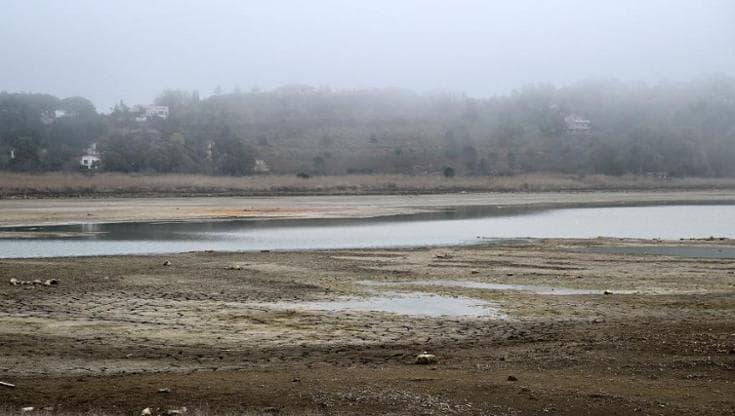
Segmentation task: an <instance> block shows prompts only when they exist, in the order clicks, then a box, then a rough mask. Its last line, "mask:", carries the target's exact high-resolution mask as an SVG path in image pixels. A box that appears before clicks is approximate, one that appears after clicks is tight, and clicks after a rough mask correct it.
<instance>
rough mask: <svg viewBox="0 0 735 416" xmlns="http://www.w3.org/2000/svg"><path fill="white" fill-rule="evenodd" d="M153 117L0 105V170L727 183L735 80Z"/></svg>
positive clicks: (291, 94) (345, 95) (387, 92)
mask: <svg viewBox="0 0 735 416" xmlns="http://www.w3.org/2000/svg"><path fill="white" fill-rule="evenodd" d="M155 104H156V105H158V106H165V108H167V110H168V114H167V116H166V117H165V118H163V117H160V116H156V115H150V116H147V117H146V116H145V109H144V108H136V107H133V108H130V107H128V106H126V105H125V104H123V103H120V104H119V105H117V106H116V107H115V108H114V109H113V111H112V112H111V113H110V114H108V115H102V114H97V113H96V112H95V111H94V107H93V106H92V105H91V103H89V102H88V101H87V100H85V99H83V98H68V99H63V100H59V99H57V98H55V97H51V96H47V95H36V94H8V93H0V168H2V169H8V170H20V171H42V170H63V169H79V157H80V156H81V153H82V152H83V149H84V148H85V147H87V146H89V145H90V144H91V143H97V149H98V150H99V157H100V158H101V161H100V165H99V169H102V170H108V171H120V172H162V173H163V172H179V173H207V174H227V175H245V174H250V173H253V172H254V171H259V172H265V171H270V172H274V173H290V174H296V173H302V174H304V175H314V174H348V173H407V174H424V173H436V172H445V171H447V172H448V171H449V170H447V168H451V171H452V172H456V173H457V174H462V175H511V174H519V173H529V172H558V173H573V174H598V173H602V174H612V175H618V174H626V173H632V174H639V175H657V176H733V175H735V80H733V79H731V78H726V77H715V78H710V79H707V80H703V81H697V82H690V83H682V84H663V85H657V86H648V85H642V84H641V85H638V84H626V83H620V82H584V83H579V84H576V85H573V86H569V87H564V88H555V87H553V86H550V85H532V86H526V87H524V88H521V89H519V90H517V91H515V92H513V93H512V94H510V95H508V96H500V97H493V98H488V99H475V98H470V97H465V96H456V95H447V94H438V95H420V94H415V93H411V92H407V91H403V90H394V89H379V90H359V91H333V90H330V89H324V88H321V89H320V88H311V87H306V86H288V87H283V88H279V89H276V90H273V91H267V92H261V91H250V92H244V93H243V92H235V93H231V94H215V95H212V96H210V97H208V98H206V99H200V97H199V95H198V94H197V93H195V92H186V91H164V92H163V93H162V94H161V95H160V96H159V97H158V98H157V99H156V101H155ZM60 111H61V112H60ZM54 115H55V117H54ZM11 151H12V157H11ZM256 160H257V161H258V162H257V163H256Z"/></svg>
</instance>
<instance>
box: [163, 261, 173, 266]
mask: <svg viewBox="0 0 735 416" xmlns="http://www.w3.org/2000/svg"><path fill="white" fill-rule="evenodd" d="M163 265H164V266H170V265H171V262H170V261H168V260H166V261H164V262H163Z"/></svg>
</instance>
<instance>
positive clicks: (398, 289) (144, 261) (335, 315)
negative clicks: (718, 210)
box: [0, 239, 735, 415]
mask: <svg viewBox="0 0 735 416" xmlns="http://www.w3.org/2000/svg"><path fill="white" fill-rule="evenodd" d="M620 244H657V245H661V244H674V245H676V244H687V245H692V244H698V245H705V244H710V245H712V244H718V245H732V244H733V242H732V241H716V242H689V241H687V242H685V243H681V242H669V243H661V242H651V241H648V242H641V241H619V240H604V239H597V240H579V241H577V240H534V241H530V242H528V243H518V244H515V245H503V246H497V245H484V246H465V247H446V248H417V249H391V250H331V251H312V252H261V253H218V252H198V253H185V254H178V255H167V256H112V257H87V258H62V259H43V260H33V259H26V260H2V261H0V276H2V281H0V381H3V382H7V383H12V384H14V385H15V388H10V387H3V386H0V413H3V412H4V413H8V414H18V413H20V409H21V408H22V407H28V406H32V407H34V408H35V409H46V410H35V411H34V412H31V413H27V414H49V415H52V414H72V413H86V412H90V413H89V414H122V415H138V414H140V412H141V410H142V409H144V408H146V407H150V408H151V409H152V413H153V414H160V413H164V412H165V411H168V410H176V409H178V410H181V408H182V407H186V408H187V409H188V412H187V413H188V414H195V415H197V414H233V415H235V414H285V415H288V414H294V415H302V414H308V415H311V414H331V415H338V414H339V415H341V414H345V415H365V414H390V415H443V414H470V415H536V414H559V415H622V414H641V415H723V414H735V319H734V317H735V260H732V259H730V260H727V259H691V258H683V257H664V256H650V255H648V256H646V255H641V256H632V255H611V254H594V253H590V252H585V251H581V250H582V249H584V248H587V247H590V246H604V245H620ZM166 261H168V262H170V264H169V265H164V262H166ZM11 278H15V279H18V280H19V281H31V280H34V279H39V280H41V281H43V280H46V279H57V280H58V284H57V285H50V286H45V285H30V284H29V285H11V284H9V279H11ZM447 280H449V281H461V282H464V284H463V285H462V286H452V282H449V283H447V282H446V281H447ZM411 281H413V282H420V283H415V284H408V283H407V282H411ZM438 281H445V282H443V283H442V284H443V285H435V284H433V283H436V282H438ZM371 282H372V284H371ZM395 282H402V283H403V284H394V283H395ZM467 282H474V283H486V284H487V283H493V284H516V285H536V286H543V287H546V288H547V289H546V291H538V292H534V289H533V288H528V287H526V288H525V289H524V290H509V289H497V288H495V289H489V288H482V289H481V288H473V287H471V286H472V285H471V284H468V283H467ZM549 287H551V288H554V289H555V291H554V293H549V291H548V288H549ZM562 288H567V289H577V290H578V292H574V291H572V294H563V293H565V292H563V291H562V290H561V289H562ZM605 291H608V292H607V294H605ZM388 292H390V293H403V294H406V293H411V294H417V293H418V294H423V295H436V296H438V295H442V296H446V297H447V298H449V299H468V298H469V299H472V300H473V301H474V302H476V303H480V302H487V303H486V304H485V306H484V307H478V308H476V309H477V310H479V311H482V312H493V313H492V314H488V315H487V316H474V317H473V316H464V317H457V316H443V317H427V316H410V315H401V314H392V313H385V312H377V311H363V312H360V311H351V310H341V311H323V310H313V309H309V308H307V307H305V306H304V305H313V303H309V302H326V303H325V304H327V305H329V304H330V302H333V301H335V300H342V299H353V300H359V299H364V298H371V297H375V296H393V295H386V293H388ZM429 309H431V308H429ZM422 351H427V352H429V353H432V354H435V355H436V358H437V362H436V363H434V364H429V365H416V364H415V362H414V361H415V357H416V355H417V354H419V353H421V352H422Z"/></svg>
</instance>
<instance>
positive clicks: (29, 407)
mask: <svg viewBox="0 0 735 416" xmlns="http://www.w3.org/2000/svg"><path fill="white" fill-rule="evenodd" d="M34 410H36V408H35V407H33V406H28V407H21V408H20V411H21V412H23V413H27V412H32V411H34Z"/></svg>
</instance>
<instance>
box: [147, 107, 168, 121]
mask: <svg viewBox="0 0 735 416" xmlns="http://www.w3.org/2000/svg"><path fill="white" fill-rule="evenodd" d="M145 115H146V117H159V118H162V119H164V120H165V119H167V118H168V106H165V105H151V106H148V108H146V109H145Z"/></svg>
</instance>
